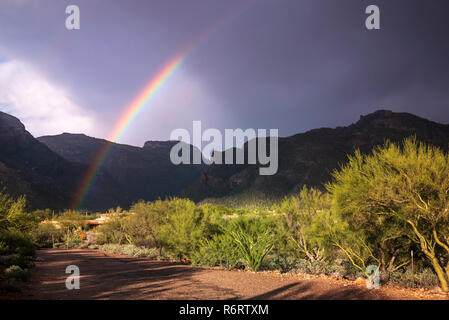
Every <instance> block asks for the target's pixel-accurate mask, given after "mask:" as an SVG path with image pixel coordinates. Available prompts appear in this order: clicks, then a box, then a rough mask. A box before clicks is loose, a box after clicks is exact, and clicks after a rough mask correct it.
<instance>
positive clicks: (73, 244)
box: [62, 230, 82, 249]
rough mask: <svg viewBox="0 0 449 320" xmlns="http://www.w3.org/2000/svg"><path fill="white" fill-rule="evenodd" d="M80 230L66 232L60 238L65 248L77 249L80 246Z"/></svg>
mask: <svg viewBox="0 0 449 320" xmlns="http://www.w3.org/2000/svg"><path fill="white" fill-rule="evenodd" d="M81 233H82V231H81V230H66V231H65V233H64V235H63V236H62V241H63V243H64V246H65V248H67V249H69V248H78V247H79V246H80V245H81V242H82V239H81Z"/></svg>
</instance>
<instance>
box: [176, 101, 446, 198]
mask: <svg viewBox="0 0 449 320" xmlns="http://www.w3.org/2000/svg"><path fill="white" fill-rule="evenodd" d="M411 135H416V136H417V138H418V139H419V140H421V141H424V142H427V143H430V144H433V145H436V146H439V147H441V148H443V149H444V150H446V151H447V150H448V147H449V125H443V124H439V123H436V122H433V121H429V120H426V119H423V118H420V117H417V116H415V115H412V114H409V113H394V112H391V111H387V110H379V111H376V112H374V113H372V114H369V115H366V116H361V117H360V120H359V121H357V122H356V123H354V124H351V125H349V126H347V127H337V128H335V129H330V128H321V129H314V130H311V131H308V132H306V133H301V134H296V135H294V136H291V137H286V138H280V139H279V170H278V172H277V174H276V175H273V176H260V175H259V170H258V165H212V166H210V167H209V168H208V169H207V170H206V171H205V172H204V173H203V174H202V175H201V177H200V178H199V179H198V180H197V181H196V182H195V183H194V184H193V185H191V186H190V187H189V188H188V189H186V190H185V193H184V195H185V196H188V197H191V198H193V199H195V200H201V199H204V198H206V197H221V196H228V195H233V194H239V193H241V192H243V191H245V192H247V191H253V192H254V193H257V194H259V193H262V194H267V195H271V196H282V195H285V194H287V193H289V192H292V191H294V190H297V189H298V188H299V187H301V186H302V185H307V186H316V187H321V188H322V187H323V184H324V183H326V182H327V181H329V180H330V178H331V173H332V171H333V170H334V169H336V168H338V167H339V165H340V164H343V163H345V162H346V161H347V155H348V154H353V152H354V149H355V148H359V149H360V150H361V151H362V152H363V153H367V152H370V151H371V150H372V148H373V147H374V146H376V145H379V144H382V143H383V142H384V141H385V139H389V140H391V141H394V142H399V141H401V140H403V139H404V138H406V137H409V136H411ZM246 147H247V145H245V148H246Z"/></svg>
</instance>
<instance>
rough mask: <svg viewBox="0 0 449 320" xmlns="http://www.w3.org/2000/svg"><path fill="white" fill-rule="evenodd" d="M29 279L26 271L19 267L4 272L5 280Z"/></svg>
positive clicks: (12, 267) (14, 266)
mask: <svg viewBox="0 0 449 320" xmlns="http://www.w3.org/2000/svg"><path fill="white" fill-rule="evenodd" d="M29 277H30V273H29V271H28V270H27V269H22V268H21V267H19V266H16V265H13V266H11V267H9V268H8V269H6V270H5V278H6V279H8V280H9V279H15V280H20V281H27V280H28V279H29Z"/></svg>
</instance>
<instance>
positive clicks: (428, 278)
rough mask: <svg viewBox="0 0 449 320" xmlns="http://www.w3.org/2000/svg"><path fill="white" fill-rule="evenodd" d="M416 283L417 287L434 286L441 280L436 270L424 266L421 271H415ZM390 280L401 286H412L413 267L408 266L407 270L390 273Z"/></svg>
mask: <svg viewBox="0 0 449 320" xmlns="http://www.w3.org/2000/svg"><path fill="white" fill-rule="evenodd" d="M414 279H415V283H414V285H415V286H417V287H423V288H432V287H435V286H438V284H439V281H438V277H437V275H436V274H435V272H434V271H433V270H432V269H431V268H424V269H423V270H421V271H417V272H415V277H414ZM388 282H389V283H392V284H396V285H400V286H401V287H412V286H413V281H412V271H411V268H406V270H405V271H402V270H398V271H395V272H392V273H390V274H389V277H388Z"/></svg>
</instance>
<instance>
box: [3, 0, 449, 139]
mask: <svg viewBox="0 0 449 320" xmlns="http://www.w3.org/2000/svg"><path fill="white" fill-rule="evenodd" d="M69 4H75V5H78V6H79V8H80V11H81V29H80V30H72V31H69V30H67V29H66V28H65V20H66V17H67V15H66V13H65V8H66V6H67V5H69ZM370 4H376V5H378V6H379V7H380V10H381V30H371V31H368V30H367V29H366V28H365V18H366V17H367V15H366V14H365V12H364V11H365V8H366V7H367V6H368V5H370ZM448 9H449V1H447V0H432V1H428V0H419V1H412V0H403V1H399V0H385V1H380V0H371V1H362V0H338V1H335V0H328V1H323V0H251V1H248V0H226V1H225V0H182V1H181V0H177V1H174V0H157V1H156V0H127V1H122V0H108V1H105V0H69V1H65V0H64V1H63V0H0V110H2V111H6V112H8V113H10V114H12V115H15V116H17V117H18V118H20V119H21V120H22V122H24V123H25V125H26V127H27V129H28V130H29V131H30V132H31V133H32V134H33V135H34V136H36V137H37V136H41V135H47V134H59V133H62V132H71V133H86V134H88V135H91V136H95V137H101V138H106V137H107V136H108V135H109V133H110V131H111V130H112V128H113V127H114V125H115V123H116V122H117V121H118V120H119V118H120V115H121V114H122V112H123V111H124V110H125V109H126V107H127V106H128V105H129V104H130V102H131V101H132V100H133V99H134V98H135V97H136V95H137V94H138V93H139V92H140V91H141V89H142V88H143V87H144V85H145V84H146V83H147V82H148V81H149V80H150V79H151V78H152V77H153V76H154V75H156V74H157V72H158V71H159V70H160V69H161V68H163V67H164V65H165V64H166V63H167V62H168V61H170V59H172V58H173V57H174V56H176V55H177V54H178V53H179V52H180V51H181V50H182V49H183V48H184V47H185V46H186V45H189V44H190V43H192V42H193V41H194V40H195V39H198V38H200V39H201V41H200V42H199V43H198V44H197V46H196V47H195V49H194V50H193V51H192V52H191V53H190V54H189V55H188V56H187V58H186V59H185V61H184V63H183V64H182V66H181V67H180V68H179V69H178V70H177V71H176V72H175V73H174V74H173V76H172V77H171V78H169V79H168V80H167V81H166V82H165V83H164V84H163V86H162V87H161V88H160V90H159V91H158V92H157V93H156V94H155V95H154V96H153V98H152V99H151V100H150V101H149V103H148V104H147V105H146V107H145V109H144V110H143V111H142V113H140V115H139V117H138V118H137V119H136V120H135V121H134V122H133V123H132V125H131V126H130V127H129V128H128V130H127V131H126V132H125V134H124V135H123V136H122V138H121V139H120V142H121V143H128V144H132V145H137V146H142V145H143V143H144V142H145V141H147V140H168V139H169V137H170V132H171V131H172V130H173V129H175V128H186V129H189V130H191V127H192V121H193V120H201V121H202V123H203V128H218V129H220V130H222V129H224V128H243V129H245V128H264V129H269V128H277V129H279V133H280V135H281V136H288V135H291V134H294V133H298V132H303V131H306V130H309V129H312V128H316V127H335V126H342V125H348V124H350V123H352V122H355V121H357V120H358V119H359V116H360V115H361V114H367V113H370V112H373V111H375V110H377V109H391V110H393V111H405V112H411V113H414V114H417V115H419V116H423V117H425V118H428V119H431V120H434V121H438V122H442V123H449V18H448V12H449V11H448ZM204 34H206V36H201V35H204Z"/></svg>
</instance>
